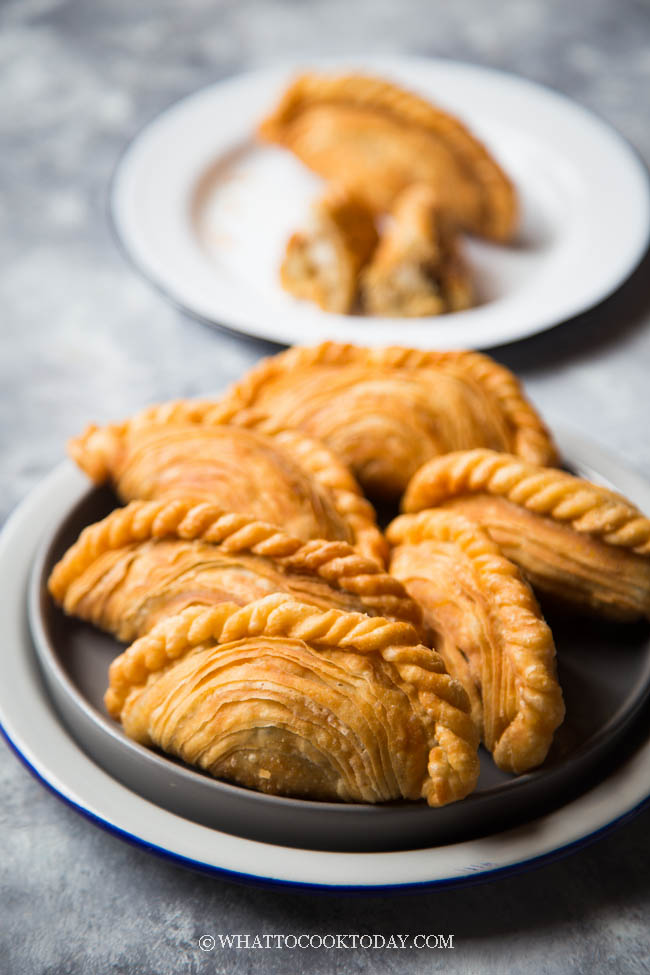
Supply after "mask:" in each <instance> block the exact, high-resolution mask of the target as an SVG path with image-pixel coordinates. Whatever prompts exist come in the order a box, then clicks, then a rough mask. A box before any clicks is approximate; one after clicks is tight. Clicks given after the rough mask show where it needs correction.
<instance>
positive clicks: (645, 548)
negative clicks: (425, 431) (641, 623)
mask: <svg viewBox="0 0 650 975" xmlns="http://www.w3.org/2000/svg"><path fill="white" fill-rule="evenodd" d="M471 494H487V495H489V496H493V497H500V498H503V499H504V500H506V501H509V502H511V503H512V504H515V505H518V506H519V507H521V508H524V509H525V510H527V511H530V512H531V513H532V514H535V515H538V516H540V517H544V518H550V519H552V520H553V521H555V522H557V523H558V524H561V525H564V526H566V527H569V528H572V529H573V530H574V531H577V532H579V533H581V534H583V535H586V536H589V537H591V538H594V539H596V540H597V541H601V542H603V543H605V544H607V545H611V546H615V547H618V548H623V549H626V550H629V551H630V552H632V553H634V554H635V555H639V556H645V557H648V556H650V518H647V517H646V516H645V515H644V514H643V513H642V512H641V511H640V510H639V509H638V508H637V507H636V506H635V505H634V504H632V502H630V501H628V500H627V498H625V497H623V495H620V494H618V493H617V492H615V491H611V490H610V489H608V488H604V487H601V486H600V485H598V484H593V483H592V482H591V481H587V480H585V479H584V478H581V477H576V476H575V475H573V474H569V473H567V472H566V471H561V470H557V469H555V468H551V467H542V466H540V465H537V464H532V463H528V462H526V461H523V460H522V459H521V458H520V457H515V456H514V455H513V454H505V453H500V452H498V451H495V450H487V449H483V448H479V449H476V450H461V451H454V452H453V453H449V454H445V455H443V456H441V457H436V458H434V459H433V460H430V461H427V463H426V464H424V465H423V467H421V468H420V470H419V471H417V473H416V474H414V475H413V477H412V479H411V482H410V484H409V486H408V487H407V489H406V492H405V494H404V497H403V498H402V510H403V511H405V512H410V513H412V512H415V511H419V510H421V509H423V508H434V507H436V506H438V505H441V504H444V503H445V501H449V500H452V499H453V498H457V497H462V496H463V495H471Z"/></svg>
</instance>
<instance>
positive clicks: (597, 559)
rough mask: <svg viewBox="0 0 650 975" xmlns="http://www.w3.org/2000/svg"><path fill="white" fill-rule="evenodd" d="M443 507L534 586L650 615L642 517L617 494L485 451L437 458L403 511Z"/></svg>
mask: <svg viewBox="0 0 650 975" xmlns="http://www.w3.org/2000/svg"><path fill="white" fill-rule="evenodd" d="M440 506H442V507H444V508H445V509H448V510H451V511H454V512H456V513H459V514H462V515H465V516H466V517H467V518H470V519H471V520H473V521H475V522H478V523H480V524H481V525H482V526H483V528H484V529H485V530H486V531H488V533H489V534H490V536H491V537H492V538H493V540H494V541H495V542H496V543H497V544H498V546H499V548H500V549H501V550H502V552H503V553H504V555H506V556H507V557H508V558H509V559H512V561H513V562H515V563H516V564H517V565H518V566H520V567H521V568H522V569H523V571H524V573H525V574H526V576H527V577H528V579H529V580H530V582H531V583H532V585H533V587H534V588H535V589H538V590H539V592H540V593H545V594H548V595H549V596H552V597H554V598H555V599H556V600H558V601H560V602H563V603H566V604H568V605H570V606H572V607H574V608H575V607H577V608H579V609H583V610H589V611H591V612H594V613H596V614H599V615H602V616H605V617H609V618H611V619H615V620H617V619H618V620H634V619H639V618H641V617H643V616H646V617H648V618H650V520H649V519H648V518H646V517H645V516H644V515H643V514H642V513H641V512H640V511H639V509H638V508H636V507H635V506H634V505H633V504H631V502H629V501H627V500H626V499H625V498H624V497H622V496H621V495H620V494H616V493H615V492H614V491H610V490H608V489H607V488H604V487H601V486H600V485H597V484H591V483H590V482H589V481H585V480H582V479H581V478H579V477H573V476H572V475H571V474H567V473H565V472H564V471H560V470H555V469H549V468H544V467H539V466H537V465H535V464H531V463H526V462H525V461H522V460H521V459H520V458H518V457H513V456H510V455H508V454H502V453H496V452H495V451H492V450H469V451H459V452H457V453H451V454H449V455H447V456H446V457H438V458H436V459H435V460H432V461H430V462H429V463H428V464H426V465H425V466H424V467H423V468H422V469H421V470H420V471H418V473H417V474H416V475H415V477H414V478H413V480H412V481H411V483H410V484H409V487H408V490H407V491H406V494H405V495H404V499H403V509H404V511H408V512H414V511H419V510H421V509H423V508H431V507H440Z"/></svg>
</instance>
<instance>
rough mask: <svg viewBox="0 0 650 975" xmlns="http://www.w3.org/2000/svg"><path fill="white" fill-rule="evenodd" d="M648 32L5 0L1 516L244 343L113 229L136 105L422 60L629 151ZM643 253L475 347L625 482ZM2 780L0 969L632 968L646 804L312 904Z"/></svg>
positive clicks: (313, 8)
mask: <svg viewBox="0 0 650 975" xmlns="http://www.w3.org/2000/svg"><path fill="white" fill-rule="evenodd" d="M649 41H650V8H649V7H648V4H647V2H642V0H616V2H615V0H609V2H608V0H592V2H589V3H588V2H584V0H581V2H577V3H574V4H571V5H570V4H566V3H564V2H561V0H547V2H539V0H519V2H516V3H515V2H506V0H500V2H494V3H490V4H487V3H482V2H481V0H457V2H454V3H443V2H426V0H401V2H400V0H363V2H352V0H345V2H344V0H330V2H327V0H315V2H309V3H306V2H305V3H299V2H296V0H294V2H292V0H269V2H264V0H241V2H236V0H232V2H219V0H184V2H183V3H175V2H173V0H160V2H154V0H140V2H135V3H134V2H126V0H95V2H90V0H89V2H86V3H83V2H74V0H70V2H65V0H5V2H4V3H2V5H1V6H0V78H1V79H2V82H1V84H0V130H1V132H2V141H1V145H2V151H1V152H0V189H1V192H2V210H1V213H2V221H1V223H0V308H1V309H2V323H1V326H0V328H1V331H0V457H1V458H2V463H1V464H0V516H3V517H4V516H5V515H6V514H8V512H9V511H10V509H11V508H12V507H13V506H14V505H15V504H17V503H18V502H19V501H20V500H21V498H22V497H24V495H25V494H26V493H27V492H28V491H29V490H30V488H31V487H32V486H33V485H35V484H36V483H37V482H38V481H39V479H40V478H41V477H42V476H43V475H44V474H45V473H46V472H47V471H49V470H50V469H51V468H52V467H53V466H54V465H55V464H56V463H57V462H58V461H59V460H60V459H61V457H62V454H63V443H64V440H65V438H66V437H67V436H68V435H70V434H72V433H75V432H77V431H78V429H79V427H80V425H81V424H83V423H84V422H85V421H86V420H87V419H88V418H91V417H92V418H94V419H97V420H101V419H108V418H113V417H116V416H121V415H124V414H128V413H129V412H130V411H131V410H134V409H136V408H137V407H139V406H141V405H143V404H145V403H147V402H150V401H153V400H156V399H163V398H169V397H173V396H183V395H189V394H195V393H201V392H205V391H210V390H213V389H216V388H218V387H219V386H221V385H223V383H225V382H226V381H227V380H230V379H231V378H234V377H235V376H236V375H238V374H239V373H240V372H241V371H242V370H243V369H244V368H245V367H247V366H248V365H250V364H252V363H253V362H254V361H255V360H256V359H257V358H258V357H259V356H260V355H261V354H262V353H263V352H264V351H266V350H265V348H264V347H263V346H261V345H259V344H252V343H246V342H244V341H240V340H238V339H237V338H235V337H232V336H226V335H223V334H219V333H215V332H212V331H210V330H208V329H207V328H205V327H203V326H202V325H200V324H198V323H196V322H194V321H192V320H189V319H187V318H185V317H183V315H181V314H180V313H178V312H177V311H175V310H174V309H173V308H171V307H169V306H168V305H167V304H165V302H164V301H163V299H162V298H160V297H159V296H158V295H157V294H156V293H155V292H154V291H153V290H152V289H150V288H149V286H148V285H147V284H146V283H144V282H142V281H141V280H140V279H139V278H138V277H137V276H136V275H135V274H134V273H133V272H132V271H131V270H130V269H129V267H128V266H126V264H125V262H124V260H123V259H122V257H121V256H120V254H119V253H118V250H117V248H116V246H115V243H114V241H113V240H112V238H111V235H110V231H109V228H108V224H107V221H106V214H105V208H106V191H107V183H108V180H109V177H110V174H111V170H112V167H113V165H114V162H115V160H116V157H117V155H118V153H119V151H120V149H121V148H122V146H123V145H124V143H125V142H126V140H128V139H129V138H130V137H131V136H133V135H134V134H135V133H136V132H137V131H138V129H139V127H140V126H141V125H142V124H143V123H144V122H146V121H147V120H148V119H150V118H151V117H152V116H153V115H155V114H156V113H157V112H158V111H159V110H160V109H162V108H164V107H165V106H167V105H168V104H169V103H171V102H172V101H173V100H175V99H176V98H178V97H180V96H182V95H185V94H186V93H188V92H190V91H192V90H193V89H195V88H196V87H198V86H201V85H203V84H205V83H207V82H210V81H213V80H216V79H218V78H221V77H224V76H226V75H228V74H231V73H233V72H236V71H238V70H241V69H243V68H246V67H253V66H260V65H265V64H270V63H272V62H276V61H279V60H281V59H282V58H283V57H289V56H296V55H299V56H302V57H303V58H308V57H309V55H312V54H313V55H316V54H328V53H331V54H336V53H363V52H375V53H377V52H413V53H417V54H423V55H427V54H431V55H446V56H451V57H456V58H460V59H465V60H468V61H474V62H476V63H479V64H488V65H494V66H496V67H499V68H503V69H506V70H512V71H515V72H518V73H520V74H522V75H525V76H527V77H529V78H532V79H534V80H537V81H540V82H543V83H547V84H550V85H552V86H554V87H556V88H559V89H560V90H562V91H565V92H566V93H567V94H569V95H570V96H572V97H574V98H577V99H578V100H579V101H581V102H582V103H583V104H585V105H587V106H588V107H590V108H592V109H594V110H595V111H597V112H598V113H600V114H601V115H602V116H603V117H604V118H605V119H607V120H609V121H610V122H611V123H612V124H613V125H615V126H616V127H617V128H618V129H619V130H620V131H621V132H622V133H623V134H624V135H626V136H627V137H628V138H629V139H630V140H631V142H632V143H633V144H634V145H635V146H636V148H637V149H638V150H639V152H640V153H641V154H642V155H643V157H644V158H645V159H646V161H648V160H649V159H650V129H649V127H648V110H649V108H650V44H649ZM612 191H613V192H615V187H613V188H612ZM649 267H650V265H649V264H648V262H647V261H646V263H645V265H644V266H643V267H642V269H641V270H640V271H639V272H637V274H636V275H635V276H634V278H633V279H632V280H631V281H630V282H629V283H628V284H627V285H626V286H625V287H624V288H623V289H622V290H621V291H619V293H618V294H617V295H615V296H614V297H612V298H611V299H609V300H608V301H607V302H605V303H604V304H603V305H602V306H600V307H599V308H597V309H595V310H594V311H592V312H590V313H588V314H586V315H584V316H582V317H581V318H580V319H578V320H576V321H574V322H572V323H571V324H570V325H568V326H566V327H562V328H561V329H557V330H555V331H551V332H548V333H546V334H544V335H541V336H539V337H537V338H533V339H530V340H528V341H526V342H523V343H521V344H518V345H516V346H514V345H513V346H509V347H502V348H500V349H498V350H495V354H496V356H497V357H498V358H499V359H500V360H501V361H503V362H505V363H506V364H507V365H509V366H510V367H512V368H515V369H516V370H517V371H518V372H519V373H520V374H521V375H522V377H523V378H524V380H525V382H526V384H527V387H528V389H529V391H530V393H531V395H532V396H533V398H534V399H535V400H536V402H537V403H538V404H539V406H540V407H541V408H542V410H543V411H544V412H545V414H546V415H547V417H548V418H549V420H551V422H557V421H561V422H564V423H568V424H569V425H571V426H573V427H574V428H576V429H577V430H579V431H582V432H583V433H585V434H587V435H590V436H591V437H592V438H593V439H595V440H597V441H599V442H600V443H602V444H603V445H605V446H607V447H610V448H612V449H615V450H617V451H618V452H619V453H620V455H621V456H622V457H623V458H625V459H626V460H627V461H628V462H629V463H630V464H632V465H633V466H636V467H637V468H638V469H640V470H642V471H644V472H645V473H646V474H647V475H648V476H650V435H649V433H648V419H647V417H648V407H649V406H650V391H649V382H648V374H649V371H650V298H649V293H648V292H649V288H648V272H649ZM0 775H1V778H2V786H1V790H0V821H1V823H2V830H1V832H0V844H1V850H2V853H1V856H0V874H1V877H0V938H1V942H0V971H2V972H8V973H12V975H13V973H21V975H22V973H25V975H45V973H47V975H63V973H71V975H72V973H74V975H77V973H79V975H81V973H84V975H86V973H97V975H108V973H138V975H144V973H150V972H151V973H154V972H155V973H172V972H173V973H177V972H192V973H207V972H210V973H212V972H228V973H242V975H243V973H248V972H258V971H259V972H269V973H275V972H278V973H280V972H289V971H298V970H302V971H304V972H309V973H311V972H318V973H343V972H345V973H348V972H366V971H373V972H374V971H382V972H393V971H395V972H397V971H399V972H404V973H410V972H425V971H434V970H438V969H443V968H444V969H445V970H446V971H449V972H459V973H460V972H463V973H469V972H486V973H499V975H500V973H505V972H524V973H531V975H532V973H536V975H537V973H547V972H548V973H551V972H553V973H555V972H575V973H582V972H584V973H591V972H644V971H648V970H650V968H649V963H648V956H649V954H650V952H649V946H650V930H649V927H650V925H649V914H648V910H649V907H650V880H649V879H648V877H649V869H650V847H649V844H648V832H649V829H650V812H646V813H645V814H643V815H641V816H640V817H639V818H638V819H637V820H636V821H634V822H633V823H631V824H629V825H626V826H624V827H622V828H620V829H619V830H618V831H616V832H615V833H613V834H612V835H610V836H609V837H607V838H605V839H603V840H601V841H600V842H599V843H598V844H596V845H594V846H592V847H590V848H588V849H586V850H584V851H582V852H579V853H577V854H574V855H573V856H571V857H569V858H568V859H566V860H564V861H562V862H559V863H556V864H554V865H550V866H545V867H542V868H540V869H537V870H535V871H533V872H530V873H528V874H525V875H522V876H518V877H514V878H509V879H502V880H499V881H496V882H493V883H490V884H487V885H484V886H480V887H475V888H472V889H467V890H456V891H448V892H444V891H442V892H431V893H424V894H419V895H417V896H409V897H387V896H381V897H373V898H370V899H368V898H366V899H363V898H345V897H336V898H332V897H325V898H324V897H318V896H313V895H307V894H295V893H286V892H285V893H275V892H269V891H262V890H255V889H247V888H243V887H238V886H234V885H232V884H229V883H226V882H223V881H221V880H214V879H210V878H205V877H201V876H198V875H195V874H192V873H189V872H187V871H184V870H182V869H179V868H176V867H174V866H171V865H170V864H168V863H165V862H161V861H159V860H157V859H154V858H153V857H150V856H149V855H147V854H145V853H143V852H141V851H139V850H135V849H132V848H130V847H128V846H126V845H124V844H123V843H121V842H120V841H118V840H117V839H115V838H113V837H112V836H109V835H107V834H105V833H103V832H101V831H99V830H98V829H96V828H95V827H93V826H92V825H90V824H89V823H88V822H86V821H84V820H83V819H81V818H80V817H79V816H77V815H76V814H75V813H74V812H72V811H71V810H69V809H68V808H66V807H64V806H63V805H62V804H60V803H59V802H58V801H57V800H56V799H55V798H54V797H53V796H51V795H50V794H48V793H47V792H46V791H45V790H44V789H43V788H42V787H41V786H40V785H39V784H38V783H36V782H35V781H34V780H33V779H32V778H30V776H29V775H28V774H27V773H26V772H25V770H24V769H23V768H22V767H21V766H20V765H19V763H18V762H17V761H16V759H15V758H14V757H13V755H11V754H10V753H9V751H8V750H7V749H6V748H4V747H2V748H1V749H0ZM216 931H222V932H225V931H228V932H233V933H249V934H251V935H254V934H264V933H274V932H284V933H296V934H297V933H301V932H306V933H321V934H323V933H329V932H334V933H340V932H356V933H357V934H364V933H383V934H386V935H388V934H389V933H391V932H392V933H412V934H414V933H417V932H420V931H423V932H430V931H435V932H441V933H453V934H454V935H455V941H454V945H455V947H454V950H453V951H451V950H442V951H441V950H438V951H436V950H434V949H431V950H430V951H428V950H421V951H419V950H415V951H408V950H403V951H402V950H393V951H389V950H386V951H375V950H366V949H357V950H348V951H345V950H337V951H324V950H319V949H304V950H299V949H296V950H294V951H290V950H287V949H284V950H283V949H274V948H271V949H268V950H260V949H248V950H247V949H239V950H237V949H232V950H228V949H224V950H221V949H215V950H214V951H213V952H210V953H207V952H204V953H202V952H201V951H200V950H199V948H198V943H197V942H198V938H199V936H200V935H202V934H206V933H207V934H210V933H215V932H216Z"/></svg>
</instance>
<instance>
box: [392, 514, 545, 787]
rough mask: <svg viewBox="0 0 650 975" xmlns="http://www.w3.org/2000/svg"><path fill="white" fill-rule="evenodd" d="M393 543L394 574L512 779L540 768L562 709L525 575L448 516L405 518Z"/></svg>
mask: <svg viewBox="0 0 650 975" xmlns="http://www.w3.org/2000/svg"><path fill="white" fill-rule="evenodd" d="M387 536H388V540H389V542H390V543H391V544H392V545H394V546H395V548H394V549H393V550H392V552H391V560H390V571H391V573H392V574H393V575H395V576H397V578H398V579H400V580H401V581H402V582H403V583H404V585H405V586H406V589H407V591H408V592H409V593H410V594H411V595H412V596H413V597H414V598H415V599H417V600H418V602H419V603H420V605H421V606H422V609H423V611H424V615H425V619H426V621H427V623H428V624H429V625H430V626H431V627H432V628H433V629H434V630H435V631H436V632H437V634H438V638H437V639H436V642H435V645H436V647H437V649H438V651H439V653H440V655H441V656H442V658H443V660H444V661H445V665H446V667H447V670H448V672H449V673H450V674H451V675H452V677H455V678H456V679H457V680H459V681H460V682H461V683H462V684H463V686H464V688H465V690H466V691H467V694H468V696H469V699H470V702H471V706H472V716H473V718H474V720H475V721H476V723H477V726H478V727H479V729H480V731H481V737H482V740H483V742H484V744H485V747H486V748H487V749H488V751H490V752H491V753H492V756H493V758H494V761H495V763H496V764H497V765H498V766H499V768H501V769H503V770H504V771H507V772H515V773H520V772H526V771H528V770H529V769H532V768H535V767H536V766H537V765H540V764H541V763H542V762H543V761H544V759H545V758H546V755H547V753H548V750H549V748H550V745H551V742H552V740H553V733H554V731H555V729H556V728H557V727H558V726H559V725H560V724H561V723H562V720H563V718H564V704H563V701H562V691H561V690H560V685H559V684H558V681H557V675H556V670H555V645H554V642H553V636H552V634H551V631H550V629H549V627H548V626H547V624H546V623H545V622H544V619H543V618H542V616H541V613H540V610H539V606H538V605H537V601H536V599H535V597H534V595H533V593H532V591H531V589H530V586H529V585H528V583H527V582H526V581H525V580H524V578H523V577H522V575H521V572H520V571H519V569H518V568H517V567H516V566H515V565H514V564H513V563H512V562H510V561H509V559H507V558H505V557H504V556H503V555H502V554H501V552H500V550H499V548H498V547H497V545H496V544H495V543H494V542H493V541H491V540H490V539H489V538H488V536H487V534H486V533H485V532H484V531H483V530H482V529H481V528H479V526H478V525H476V524H475V523H473V522H470V521H468V520H467V519H466V518H463V517H462V516H460V515H456V514H455V513H453V512H450V511H444V510H434V509H429V510H425V511H421V512H420V513H419V514H415V515H402V516H401V517H400V518H397V519H396V520H395V521H393V522H392V524H391V525H390V526H389V527H388V530H387Z"/></svg>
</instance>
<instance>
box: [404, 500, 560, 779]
mask: <svg viewBox="0 0 650 975" xmlns="http://www.w3.org/2000/svg"><path fill="white" fill-rule="evenodd" d="M386 536H387V538H388V540H389V542H390V543H391V545H393V546H398V545H409V544H411V545H417V544H418V543H419V542H424V541H427V540H434V541H441V542H451V543H452V544H453V545H455V546H456V547H457V548H458V549H459V550H460V551H461V552H462V553H463V554H464V555H465V556H466V557H467V558H468V559H469V560H470V562H471V563H472V566H473V568H474V570H475V572H476V575H477V577H478V581H479V585H480V587H481V589H483V591H485V592H487V593H489V595H490V601H489V604H488V613H489V616H490V617H491V618H492V620H493V621H494V622H495V624H496V628H497V631H498V632H499V634H500V637H501V643H502V647H503V649H504V650H507V651H509V652H508V659H509V661H510V665H511V666H512V667H513V671H514V673H515V674H517V675H518V678H519V680H520V681H521V682H522V683H521V684H520V683H518V686H517V707H516V710H515V713H514V715H513V716H512V718H511V719H510V720H509V721H508V724H507V725H506V726H505V727H504V728H503V730H502V731H501V734H500V735H499V737H498V739H497V740H496V741H495V742H494V746H493V748H492V751H493V754H494V756H495V760H496V759H497V758H501V760H502V757H501V756H500V754H499V753H500V751H501V752H503V750H504V748H505V749H506V750H507V749H508V746H509V745H510V742H509V736H510V735H511V734H512V732H513V731H514V728H515V722H517V726H516V727H520V726H521V725H522V723H523V724H524V726H526V725H527V723H528V718H527V714H530V713H531V711H532V712H533V713H534V714H538V715H539V714H542V715H543V717H544V719H545V720H544V721H543V722H542V725H543V727H542V729H541V730H540V729H539V727H538V728H537V730H538V733H540V734H543V737H544V739H545V740H548V745H549V746H550V743H551V741H552V737H553V733H554V732H555V730H556V728H558V727H559V725H560V724H561V723H562V721H563V719H564V715H565V707H564V702H563V695H562V689H561V687H560V684H559V682H558V680H557V675H556V674H555V672H554V665H553V662H554V661H555V659H556V649H555V641H554V639H553V633H552V631H551V629H550V627H549V626H548V624H547V623H546V621H545V620H544V618H543V617H542V615H541V612H540V609H539V605H538V603H537V599H536V598H535V595H534V593H533V591H532V589H531V587H530V586H529V585H528V583H527V582H526V581H525V579H524V577H523V575H522V573H521V571H520V570H519V568H518V567H517V566H516V565H515V564H514V563H513V562H511V561H510V559H508V558H507V557H506V556H504V555H503V553H502V552H501V550H500V548H499V546H498V545H497V544H496V543H495V542H494V541H492V539H491V538H490V537H489V535H488V534H487V533H486V532H485V531H484V530H483V529H482V528H481V527H480V526H479V525H477V524H476V523H475V522H472V521H470V520H469V519H468V518H465V517H463V516H462V515H458V514H456V513H455V512H450V511H446V510H444V509H436V508H428V509H424V510H423V511H420V512H418V513H416V514H406V515H400V516H399V517H398V518H396V519H395V520H394V521H393V522H392V523H391V524H390V525H389V526H388V528H387V529H386ZM513 620H514V622H513ZM523 620H525V624H526V625H525V630H524V631H525V640H524V641H522V640H521V639H520V638H519V627H518V623H521V622H522V621H523ZM533 625H534V629H533ZM533 634H534V641H533ZM515 646H516V647H519V648H520V650H521V651H522V653H523V654H524V656H525V661H524V662H522V661H521V660H517V659H516V658H515V656H513V653H512V649H513V647H515ZM549 663H550V664H551V667H550V669H549V666H548V665H549ZM540 666H541V667H542V668H543V669H544V670H545V671H546V673H545V674H543V673H541V674H540V672H539V671H538V670H536V672H534V673H533V678H534V679H533V681H531V680H530V676H531V674H530V669H531V667H533V668H538V667H540ZM522 685H523V686H522ZM524 686H525V687H526V688H528V689H529V690H532V691H533V692H537V693H541V694H542V695H543V697H544V699H545V700H546V702H547V707H546V709H545V711H544V712H541V711H540V708H539V707H538V706H531V704H530V702H528V701H527V700H526V699H525V695H524V693H523V688H524ZM481 699H482V694H481ZM519 758H520V760H521V756H519ZM510 765H511V761H510V760H508V766H510ZM527 767H528V766H526V768H527ZM513 770H516V771H521V769H513Z"/></svg>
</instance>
